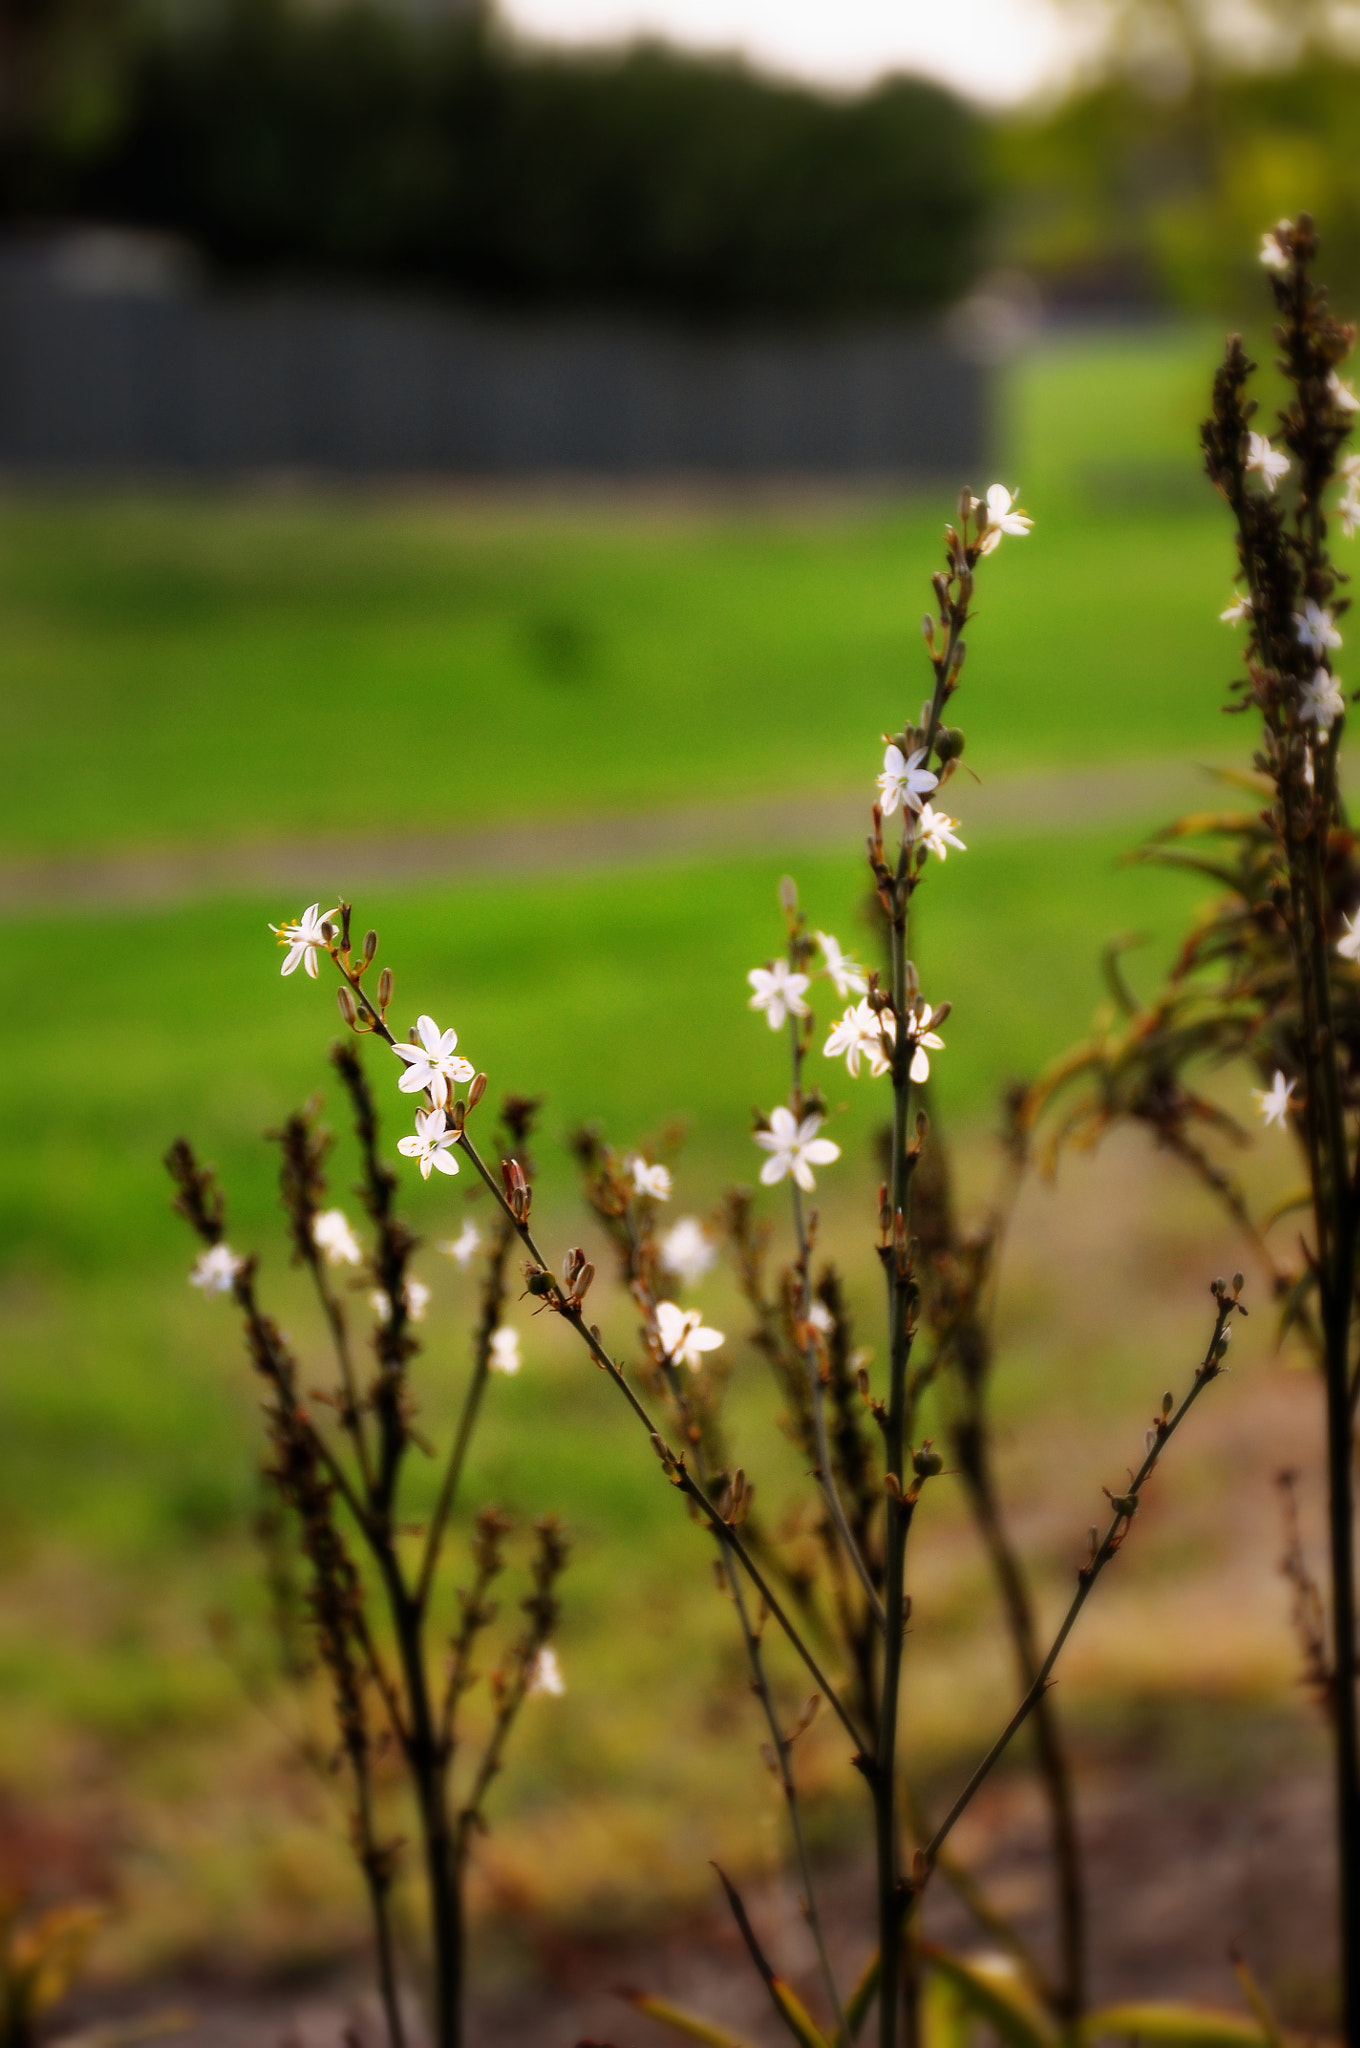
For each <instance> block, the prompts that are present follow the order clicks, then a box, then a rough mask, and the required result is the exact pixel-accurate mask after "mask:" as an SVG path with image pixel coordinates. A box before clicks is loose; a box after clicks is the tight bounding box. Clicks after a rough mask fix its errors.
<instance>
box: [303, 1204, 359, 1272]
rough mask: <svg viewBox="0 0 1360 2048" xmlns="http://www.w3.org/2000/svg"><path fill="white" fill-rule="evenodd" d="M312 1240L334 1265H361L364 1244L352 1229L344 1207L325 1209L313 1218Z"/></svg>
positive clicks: (329, 1262)
mask: <svg viewBox="0 0 1360 2048" xmlns="http://www.w3.org/2000/svg"><path fill="white" fill-rule="evenodd" d="M312 1242H313V1243H314V1244H315V1246H316V1248H317V1250H318V1251H319V1252H322V1253H324V1255H325V1258H326V1261H327V1263H328V1264H329V1265H332V1266H361V1265H362V1264H363V1262H364V1252H363V1246H362V1245H361V1244H360V1243H359V1240H358V1238H357V1237H356V1236H355V1235H354V1232H353V1231H352V1230H351V1229H350V1223H349V1218H348V1216H346V1214H345V1212H344V1210H343V1209H323V1210H322V1212H321V1214H320V1215H319V1216H316V1217H314V1218H313V1219H312Z"/></svg>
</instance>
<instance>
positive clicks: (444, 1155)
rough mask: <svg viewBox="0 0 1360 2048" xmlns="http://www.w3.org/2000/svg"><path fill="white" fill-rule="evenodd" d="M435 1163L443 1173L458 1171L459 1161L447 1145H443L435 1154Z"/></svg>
mask: <svg viewBox="0 0 1360 2048" xmlns="http://www.w3.org/2000/svg"><path fill="white" fill-rule="evenodd" d="M434 1164H435V1165H436V1166H437V1167H438V1168H439V1171H440V1172H441V1173H457V1171H458V1161H457V1160H456V1159H455V1158H454V1156H453V1154H452V1152H451V1151H450V1150H449V1149H448V1147H447V1146H446V1145H441V1146H440V1147H439V1149H438V1151H437V1152H436V1153H435V1154H434Z"/></svg>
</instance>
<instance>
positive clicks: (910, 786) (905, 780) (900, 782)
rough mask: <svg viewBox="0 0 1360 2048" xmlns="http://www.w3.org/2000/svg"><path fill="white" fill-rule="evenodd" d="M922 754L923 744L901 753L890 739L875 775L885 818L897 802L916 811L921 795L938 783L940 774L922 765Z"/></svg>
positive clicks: (923, 753) (926, 794)
mask: <svg viewBox="0 0 1360 2048" xmlns="http://www.w3.org/2000/svg"><path fill="white" fill-rule="evenodd" d="M925 757H926V750H925V748H924V747H917V749H916V751H915V753H912V754H904V753H903V752H902V749H901V748H900V747H899V746H897V745H896V743H895V742H892V741H890V742H889V744H888V748H887V751H886V752H885V754H884V756H883V773H882V774H881V775H880V776H879V778H878V791H879V802H880V805H881V807H882V811H883V815H884V817H885V818H890V817H891V816H892V814H893V812H894V811H895V810H896V809H897V807H898V805H899V804H901V805H902V807H903V809H904V810H908V811H919V810H920V808H921V802H922V799H923V798H924V797H927V796H929V794H930V792H931V790H932V789H934V788H935V787H936V786H937V785H938V783H939V780H940V778H939V776H938V775H932V774H931V772H930V770H929V768H923V767H922V766H921V763H922V761H924V760H925Z"/></svg>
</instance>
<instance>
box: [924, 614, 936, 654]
mask: <svg viewBox="0 0 1360 2048" xmlns="http://www.w3.org/2000/svg"><path fill="white" fill-rule="evenodd" d="M921 638H922V639H923V640H924V641H925V643H926V646H927V647H933V646H934V645H935V621H934V619H932V618H931V616H930V613H929V612H926V613H925V615H924V617H923V618H922V620H921Z"/></svg>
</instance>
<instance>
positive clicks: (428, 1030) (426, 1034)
mask: <svg viewBox="0 0 1360 2048" xmlns="http://www.w3.org/2000/svg"><path fill="white" fill-rule="evenodd" d="M416 1030H417V1031H418V1032H419V1033H420V1042H421V1044H422V1045H423V1046H424V1048H425V1050H426V1052H427V1053H429V1055H430V1056H431V1058H433V1057H434V1056H435V1054H437V1053H438V1051H439V1026H438V1025H437V1024H436V1023H435V1021H434V1018H433V1017H417V1018H416Z"/></svg>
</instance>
